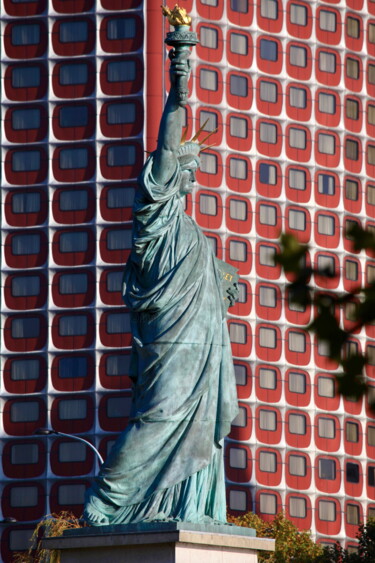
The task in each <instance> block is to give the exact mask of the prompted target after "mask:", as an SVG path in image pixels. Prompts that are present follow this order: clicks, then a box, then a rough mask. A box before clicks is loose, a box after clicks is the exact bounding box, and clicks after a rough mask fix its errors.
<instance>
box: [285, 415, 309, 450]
mask: <svg viewBox="0 0 375 563" xmlns="http://www.w3.org/2000/svg"><path fill="white" fill-rule="evenodd" d="M290 415H300V416H303V417H304V418H305V425H306V426H305V428H306V433H305V434H296V433H294V432H291V431H290V426H292V425H291V424H290V423H289V417H290ZM292 428H293V426H292ZM285 440H286V443H287V445H288V446H291V447H292V448H308V447H309V446H310V443H311V420H310V416H309V415H308V414H305V413H304V412H303V411H298V410H289V409H288V411H287V413H286V419H285Z"/></svg>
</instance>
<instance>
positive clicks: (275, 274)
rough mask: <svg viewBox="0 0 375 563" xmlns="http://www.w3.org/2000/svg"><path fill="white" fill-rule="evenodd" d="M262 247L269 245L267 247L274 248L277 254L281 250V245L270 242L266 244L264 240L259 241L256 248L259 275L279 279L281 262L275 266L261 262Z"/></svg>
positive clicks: (268, 278)
mask: <svg viewBox="0 0 375 563" xmlns="http://www.w3.org/2000/svg"><path fill="white" fill-rule="evenodd" d="M261 247H267V248H270V249H274V250H275V254H276V253H278V252H280V247H279V245H278V244H272V243H270V242H267V244H264V243H262V242H257V245H256V250H255V268H256V273H257V275H258V276H260V277H262V278H265V279H267V280H277V279H279V277H280V274H281V266H280V264H275V265H273V266H269V265H265V264H261V261H260V251H261Z"/></svg>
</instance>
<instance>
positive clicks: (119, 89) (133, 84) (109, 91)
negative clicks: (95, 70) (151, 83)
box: [94, 56, 143, 96]
mask: <svg viewBox="0 0 375 563" xmlns="http://www.w3.org/2000/svg"><path fill="white" fill-rule="evenodd" d="M123 61H124V62H125V61H129V62H134V64H135V72H134V75H135V80H125V81H118V82H110V81H109V80H108V78H107V74H108V68H107V67H108V64H109V63H111V62H118V63H120V62H123ZM94 76H95V75H94ZM142 85H143V64H142V63H141V61H140V59H139V58H137V57H134V56H133V57H121V59H119V58H117V59H108V60H106V61H103V63H102V66H101V69H100V87H101V89H102V90H103V93H104V94H106V95H108V96H129V95H131V94H137V93H138V92H139V90H140V89H141V88H142Z"/></svg>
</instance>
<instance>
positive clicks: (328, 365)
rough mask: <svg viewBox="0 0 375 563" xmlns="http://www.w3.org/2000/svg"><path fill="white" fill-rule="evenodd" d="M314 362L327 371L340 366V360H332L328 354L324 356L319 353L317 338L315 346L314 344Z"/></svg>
mask: <svg viewBox="0 0 375 563" xmlns="http://www.w3.org/2000/svg"><path fill="white" fill-rule="evenodd" d="M314 362H315V364H316V366H317V368H318V369H323V370H327V371H333V370H336V369H337V368H338V367H339V364H338V362H336V361H334V360H331V359H330V358H328V356H323V355H321V354H319V349H318V341H317V339H315V346H314Z"/></svg>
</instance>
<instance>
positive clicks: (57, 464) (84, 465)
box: [50, 436, 95, 477]
mask: <svg viewBox="0 0 375 563" xmlns="http://www.w3.org/2000/svg"><path fill="white" fill-rule="evenodd" d="M84 439H88V441H89V442H90V441H91V440H90V437H89V436H87V437H85V438H84ZM74 443H77V442H76V440H74V441H73V440H69V439H66V438H56V440H54V442H53V444H52V446H51V452H50V463H51V470H52V472H53V473H54V474H55V475H59V476H61V477H79V476H81V475H86V473H90V472H91V471H92V469H93V465H94V462H95V454H94V451H93V450H92V449H91V448H89V447H88V446H86V448H85V449H86V456H85V459H84V460H82V461H74V462H73V463H72V462H71V461H61V460H59V447H60V445H61V444H74ZM94 445H95V444H94Z"/></svg>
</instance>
